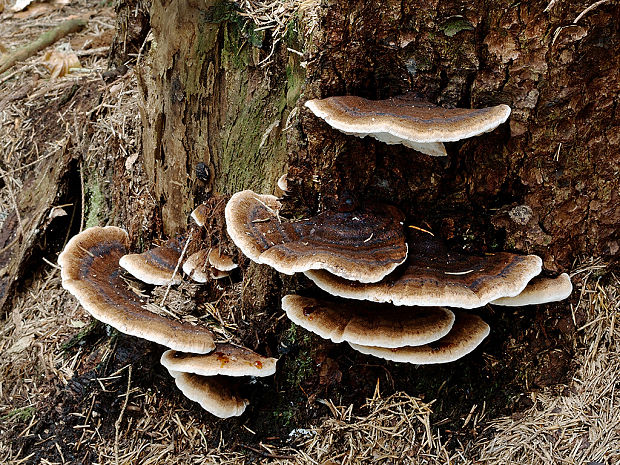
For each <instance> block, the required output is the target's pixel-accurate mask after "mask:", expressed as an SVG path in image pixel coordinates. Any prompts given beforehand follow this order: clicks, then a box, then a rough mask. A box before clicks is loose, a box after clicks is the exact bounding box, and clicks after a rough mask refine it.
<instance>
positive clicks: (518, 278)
mask: <svg viewBox="0 0 620 465" xmlns="http://www.w3.org/2000/svg"><path fill="white" fill-rule="evenodd" d="M541 269H542V260H541V259H540V257H537V256H536V255H516V254H512V253H508V252H500V253H496V254H493V255H487V256H484V257H476V256H467V255H462V254H459V253H448V252H441V253H437V254H434V253H432V252H430V251H428V252H426V253H416V252H414V251H412V252H410V253H409V257H408V259H407V261H406V262H405V264H404V266H403V268H402V269H400V270H398V271H397V272H395V273H392V274H390V275H388V276H387V277H386V278H384V279H383V280H382V281H380V282H378V283H358V282H355V281H348V280H346V279H343V278H340V277H338V276H334V275H332V274H330V273H328V272H326V271H323V270H311V271H307V272H306V273H305V274H306V276H308V278H310V279H311V280H312V281H313V282H314V283H315V284H316V285H317V286H318V287H320V288H321V289H323V290H324V291H326V292H329V293H330V294H332V295H335V296H338V297H344V298H347V299H357V300H371V301H374V302H389V303H393V304H394V305H407V306H447V307H457V308H476V307H482V306H484V305H486V304H487V303H489V302H491V301H493V300H496V299H499V298H501V297H508V296H515V295H517V294H519V293H520V292H521V291H522V290H523V289H524V288H525V286H526V285H527V283H528V282H529V281H530V280H531V279H532V278H533V277H534V276H536V275H538V274H539V273H540V272H541Z"/></svg>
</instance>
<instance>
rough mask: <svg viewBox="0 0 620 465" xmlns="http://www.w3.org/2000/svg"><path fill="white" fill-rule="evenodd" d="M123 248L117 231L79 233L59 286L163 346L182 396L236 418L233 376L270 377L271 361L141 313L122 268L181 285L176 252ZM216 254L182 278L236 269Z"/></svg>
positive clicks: (202, 330)
mask: <svg viewBox="0 0 620 465" xmlns="http://www.w3.org/2000/svg"><path fill="white" fill-rule="evenodd" d="M128 248H129V237H128V235H127V232H126V231H124V230H123V229H121V228H117V227H114V226H107V227H94V228H89V229H87V230H85V231H83V232H81V233H80V234H78V235H77V236H75V237H73V238H72V239H71V240H70V241H69V242H68V243H67V246H66V247H65V249H64V250H63V252H62V253H61V254H60V256H59V257H58V263H59V264H60V266H61V270H62V271H61V277H62V284H63V287H64V288H65V289H67V290H68V291H69V292H71V293H72V294H73V295H74V296H75V297H76V298H77V299H78V301H79V302H80V304H81V305H82V306H83V307H84V309H86V310H87V311H88V312H89V313H90V314H91V315H92V316H93V317H95V318H96V319H98V320H100V321H102V322H104V323H106V324H109V325H110V326H112V327H114V328H115V329H117V330H118V331H120V332H123V333H125V334H129V335H132V336H137V337H141V338H143V339H146V340H149V341H152V342H156V343H158V344H161V345H164V346H166V347H168V348H170V349H171V350H168V351H167V352H165V353H164V355H163V356H162V360H161V361H162V364H163V365H164V366H165V367H166V368H167V369H168V370H169V372H170V373H171V375H172V376H173V377H174V379H175V382H176V385H177V386H178V387H179V389H180V390H181V391H182V392H183V393H184V394H185V395H186V396H187V397H188V398H190V399H191V400H194V401H196V402H198V403H199V404H200V405H201V406H202V407H203V408H204V409H206V410H207V411H209V412H211V413H213V414H214V415H216V416H218V417H221V418H226V417H230V416H236V415H241V414H242V413H243V411H244V410H245V408H246V406H247V403H248V401H247V400H246V399H243V398H242V396H241V395H240V394H239V390H240V386H241V385H240V384H239V382H238V381H236V379H237V378H238V377H240V376H270V375H272V374H273V373H274V372H275V366H276V361H277V360H276V359H273V358H268V357H263V356H261V355H259V354H257V353H255V352H253V351H251V350H249V349H246V348H244V347H239V346H235V345H232V344H221V343H217V342H215V341H214V337H213V333H212V332H211V331H210V330H209V328H207V327H205V326H200V325H194V324H191V323H189V322H185V321H179V320H176V319H172V318H167V317H165V316H162V315H160V314H156V313H154V312H151V311H149V310H148V309H146V308H145V304H146V303H147V302H146V300H145V299H144V298H142V297H141V296H139V295H138V294H136V293H135V292H133V291H132V290H131V289H130V287H129V286H128V284H127V282H126V281H125V280H124V278H123V276H122V268H125V269H126V270H127V271H129V272H130V273H131V274H132V275H133V276H134V277H137V278H138V279H140V280H142V281H144V282H146V283H151V284H156V285H160V284H170V283H177V282H180V277H179V278H178V279H177V278H176V274H175V271H176V270H178V268H179V266H180V264H181V262H182V255H183V254H182V252H183V247H182V246H181V244H180V243H179V242H178V241H174V240H173V241H168V242H167V243H166V244H164V245H163V246H160V247H156V248H154V249H151V250H149V251H147V252H145V253H143V254H127V251H128ZM215 250H216V249H212V250H211V251H204V253H202V255H201V257H202V258H201V260H197V261H196V260H195V262H196V263H194V269H193V271H191V272H189V273H188V274H189V275H192V276H193V275H194V274H195V272H194V271H195V270H201V271H205V270H208V269H212V270H217V271H220V269H224V270H227V271H230V270H231V269H233V268H234V267H235V266H236V265H235V264H234V263H232V259H231V258H230V257H226V256H225V255H224V254H222V253H220V252H219V251H215ZM190 258H191V256H190ZM221 272H225V271H221Z"/></svg>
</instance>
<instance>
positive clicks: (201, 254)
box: [183, 249, 210, 283]
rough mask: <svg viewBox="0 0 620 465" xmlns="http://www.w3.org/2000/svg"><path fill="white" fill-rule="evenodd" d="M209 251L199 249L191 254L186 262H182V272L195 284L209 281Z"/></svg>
mask: <svg viewBox="0 0 620 465" xmlns="http://www.w3.org/2000/svg"><path fill="white" fill-rule="evenodd" d="M208 254H209V251H208V250H206V249H201V250H199V251H198V252H195V253H193V254H191V255H190V256H189V257H187V260H185V262H183V272H184V273H185V274H186V275H187V276H189V277H190V278H191V279H193V280H194V281H196V282H197V283H206V282H207V281H209V272H208V271H209V268H210V267H209V261H208V258H207V255H208Z"/></svg>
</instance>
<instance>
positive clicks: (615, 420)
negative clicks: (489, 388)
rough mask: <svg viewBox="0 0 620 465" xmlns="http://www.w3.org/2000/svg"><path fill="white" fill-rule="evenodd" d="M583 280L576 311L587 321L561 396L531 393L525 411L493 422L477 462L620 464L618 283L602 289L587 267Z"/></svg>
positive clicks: (547, 392) (479, 449)
mask: <svg viewBox="0 0 620 465" xmlns="http://www.w3.org/2000/svg"><path fill="white" fill-rule="evenodd" d="M583 279H584V281H585V282H588V283H589V285H587V286H584V287H583V288H582V289H581V299H580V301H579V304H578V306H577V307H581V309H582V310H585V312H586V314H587V322H586V323H585V324H584V325H583V326H582V327H581V328H580V332H581V334H580V341H579V342H580V343H581V345H582V349H581V350H579V351H578V353H577V363H578V365H579V368H578V370H577V372H576V373H575V376H574V377H573V380H572V382H571V383H570V385H569V386H568V387H567V388H566V389H565V390H564V392H563V393H562V394H561V395H557V394H553V393H552V392H550V391H543V392H541V393H532V394H531V397H532V400H533V401H534V405H533V406H532V407H531V408H530V409H528V410H527V411H525V412H522V413H519V414H517V415H514V416H512V417H505V418H500V419H497V420H494V421H492V422H491V423H490V424H489V426H488V430H489V433H490V436H489V439H487V440H485V441H484V442H483V443H481V444H478V445H477V449H478V451H479V460H481V461H482V463H488V464H490V465H491V464H492V465H495V464H497V465H499V464H502V465H509V464H515V465H516V464H519V465H529V464H540V463H548V464H551V463H552V464H558V465H560V464H562V465H563V464H571V465H573V464H574V465H577V464H584V463H592V464H610V465H611V464H615V463H620V397H619V396H618V394H617V393H616V389H618V388H620V384H619V383H620V325H619V324H618V321H617V320H618V319H619V317H620V280H618V278H617V277H616V276H613V282H612V283H611V284H610V285H608V286H605V287H603V286H602V285H601V284H600V282H599V280H598V279H595V278H593V277H592V275H591V269H590V270H587V272H586V274H585V276H584V277H583ZM592 281H594V282H592ZM576 310H577V308H575V309H574V311H576Z"/></svg>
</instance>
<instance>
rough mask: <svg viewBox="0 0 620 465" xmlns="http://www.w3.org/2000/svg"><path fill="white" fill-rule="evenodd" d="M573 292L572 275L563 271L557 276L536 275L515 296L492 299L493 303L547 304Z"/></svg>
mask: <svg viewBox="0 0 620 465" xmlns="http://www.w3.org/2000/svg"><path fill="white" fill-rule="evenodd" d="M571 292H573V284H572V283H571V282H570V277H569V276H568V275H567V274H566V273H563V274H561V275H560V276H558V277H557V278H543V277H536V278H534V279H532V280H531V281H530V282H529V283H528V285H527V286H526V287H525V289H523V290H522V291H521V292H520V293H519V294H517V295H516V296H514V297H502V298H501V299H497V300H493V301H491V304H493V305H506V306H509V307H518V306H522V305H536V304H546V303H549V302H557V301H558V300H564V299H566V298H567V297H568V296H569V295H570V293H571Z"/></svg>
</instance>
